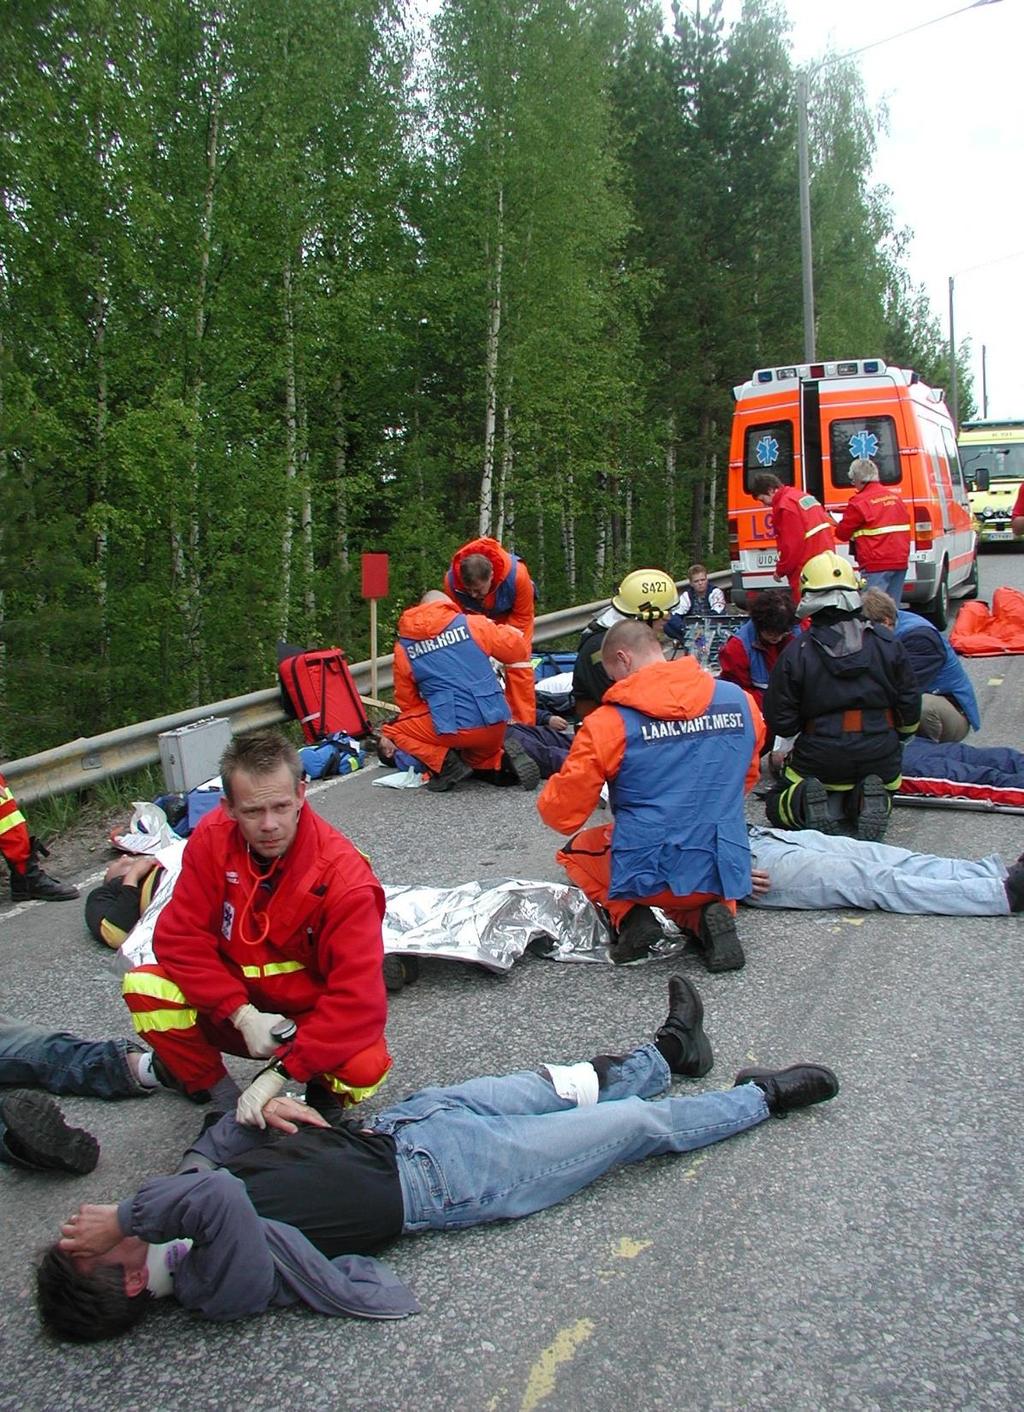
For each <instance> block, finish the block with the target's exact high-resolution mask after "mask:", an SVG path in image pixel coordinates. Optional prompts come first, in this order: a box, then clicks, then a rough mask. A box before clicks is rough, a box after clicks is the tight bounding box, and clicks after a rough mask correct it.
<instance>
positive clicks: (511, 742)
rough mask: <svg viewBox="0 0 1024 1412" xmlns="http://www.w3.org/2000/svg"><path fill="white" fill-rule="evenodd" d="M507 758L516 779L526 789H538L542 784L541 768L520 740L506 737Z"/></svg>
mask: <svg viewBox="0 0 1024 1412" xmlns="http://www.w3.org/2000/svg"><path fill="white" fill-rule="evenodd" d="M505 758H506V759H507V760H508V763H509V764H510V765H511V767H512V769H513V771H514V772H515V776H516V779H517V780H518V781H519V783H520V784H521V785H522V786H523V788H524V789H528V790H532V789H536V788H537V786H538V785H539V784H540V766H539V765H538V764H537V762H536V760H535V759H534V758H533V756H532V755H530V754H529V753H528V752H527V751H526V750H525V749H524V748H523V746H522V745H520V743H519V741H518V740H515V739H513V738H512V737H510V736H506V737H505Z"/></svg>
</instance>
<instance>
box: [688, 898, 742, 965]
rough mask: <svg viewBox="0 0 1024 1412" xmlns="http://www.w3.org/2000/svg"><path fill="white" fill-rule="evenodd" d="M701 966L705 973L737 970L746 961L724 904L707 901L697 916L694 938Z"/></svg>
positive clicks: (733, 920)
mask: <svg viewBox="0 0 1024 1412" xmlns="http://www.w3.org/2000/svg"><path fill="white" fill-rule="evenodd" d="M697 945H698V946H699V947H700V952H701V956H702V957H703V959H704V964H705V966H706V967H707V968H708V970H709V971H711V972H714V973H717V972H719V971H741V970H742V969H743V967H744V966H745V965H746V961H747V958H746V956H744V954H743V946H742V945H741V943H740V939H739V936H738V935H737V932H736V918H735V917H734V916H733V914H732V913H731V912H730V911H729V909H728V907H726V905H725V903H724V902H709V903H708V904H707V906H706V907H705V908H704V910H703V911H702V912H701V914H700V933H699V935H698V937H697Z"/></svg>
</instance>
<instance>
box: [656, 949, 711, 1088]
mask: <svg viewBox="0 0 1024 1412" xmlns="http://www.w3.org/2000/svg"><path fill="white" fill-rule="evenodd" d="M703 1019H704V1005H703V1003H702V1001H701V998H700V996H699V995H698V994H697V989H696V987H695V986H693V985H691V984H690V982H689V981H688V980H687V979H686V977H685V976H678V975H677V976H669V978H668V1015H667V1016H666V1019H665V1023H664V1024H663V1025H662V1027H661V1029H660V1030H659V1031H658V1032H657V1034H656V1035H655V1037H654V1042H655V1044H656V1045H657V1047H658V1049H659V1050H660V1051H661V1053H662V1055H663V1056H664V1059H665V1062H666V1063H667V1064H668V1066H669V1068H670V1069H671V1070H672V1072H673V1074H683V1075H685V1076H686V1078H688V1079H699V1078H701V1076H702V1075H704V1074H706V1073H707V1072H708V1070H709V1069H710V1068H711V1066H712V1064H713V1063H714V1062H715V1061H714V1057H713V1055H712V1053H711V1041H710V1040H709V1039H708V1037H707V1035H706V1034H705V1033H704V1029H703V1024H702V1022H703Z"/></svg>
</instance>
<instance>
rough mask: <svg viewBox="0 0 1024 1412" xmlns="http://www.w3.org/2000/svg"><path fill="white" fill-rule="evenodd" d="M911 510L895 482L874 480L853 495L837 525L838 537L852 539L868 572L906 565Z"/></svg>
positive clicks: (860, 561) (862, 564)
mask: <svg viewBox="0 0 1024 1412" xmlns="http://www.w3.org/2000/svg"><path fill="white" fill-rule="evenodd" d="M910 526H911V518H910V511H909V509H908V508H907V504H906V501H905V500H901V499H900V497H899V496H898V495H897V494H896V492H895V491H894V490H893V489H892V487H891V486H888V485H882V483H881V481H877V480H871V481H868V483H867V485H864V486H861V488H860V490H858V491H857V494H856V495H853V496H851V497H850V502H849V504H848V505H847V507H846V513H845V514H844V515H843V518H842V519H841V520H840V522H839V524H838V525H836V538H837V539H842V540H847V539H848V540H849V541H850V542H851V544H852V546H853V552H854V554H856V556H857V563H858V564H859V565H860V567H861V568H862V569H863V570H864V572H865V573H874V572H875V571H876V570H877V571H878V572H879V573H881V572H883V571H884V570H886V569H905V568H906V567H907V563H908V562H909V560H910Z"/></svg>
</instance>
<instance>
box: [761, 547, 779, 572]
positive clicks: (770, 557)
mask: <svg viewBox="0 0 1024 1412" xmlns="http://www.w3.org/2000/svg"><path fill="white" fill-rule="evenodd" d="M778 562H779V554H778V550H776V549H765V550H763V551H762V552H761V553H760V554H758V556H757V567H758V568H759V569H770V568H772V567H773V565H775V564H777V563H778Z"/></svg>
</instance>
